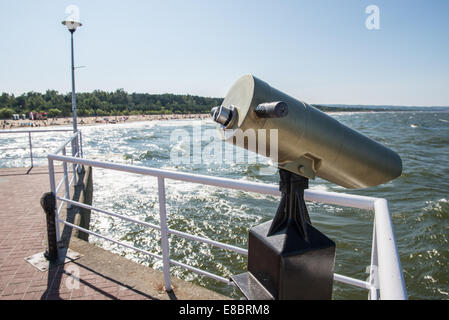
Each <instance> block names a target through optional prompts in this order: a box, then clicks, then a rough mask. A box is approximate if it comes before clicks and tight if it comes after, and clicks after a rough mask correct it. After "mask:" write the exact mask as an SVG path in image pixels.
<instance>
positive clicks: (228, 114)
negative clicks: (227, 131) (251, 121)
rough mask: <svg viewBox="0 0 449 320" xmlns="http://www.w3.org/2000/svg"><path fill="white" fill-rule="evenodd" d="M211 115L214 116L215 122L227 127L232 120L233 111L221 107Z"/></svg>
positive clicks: (214, 109) (215, 109) (216, 108)
mask: <svg viewBox="0 0 449 320" xmlns="http://www.w3.org/2000/svg"><path fill="white" fill-rule="evenodd" d="M211 114H213V117H214V121H215V122H218V123H219V124H221V125H222V126H224V127H226V126H227V125H228V124H229V123H230V122H231V120H232V117H233V115H234V114H233V111H232V108H228V107H224V106H220V107H215V108H213V109H212V111H211Z"/></svg>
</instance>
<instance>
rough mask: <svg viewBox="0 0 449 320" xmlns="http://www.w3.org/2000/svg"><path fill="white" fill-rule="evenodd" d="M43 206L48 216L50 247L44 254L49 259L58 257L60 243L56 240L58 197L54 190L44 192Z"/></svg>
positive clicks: (53, 259) (52, 259)
mask: <svg viewBox="0 0 449 320" xmlns="http://www.w3.org/2000/svg"><path fill="white" fill-rule="evenodd" d="M41 206H42V209H44V211H45V215H46V217H47V238H48V248H47V250H46V251H45V253H44V256H45V258H46V259H47V260H49V261H55V260H57V259H58V243H57V241H56V220H55V218H56V197H55V194H54V193H53V192H47V193H44V195H43V196H42V198H41Z"/></svg>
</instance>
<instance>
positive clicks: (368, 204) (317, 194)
mask: <svg viewBox="0 0 449 320" xmlns="http://www.w3.org/2000/svg"><path fill="white" fill-rule="evenodd" d="M48 158H49V159H52V160H56V161H65V162H69V163H77V164H82V165H85V166H92V167H98V168H104V169H111V170H115V171H122V172H128V173H135V174H143V175H149V176H154V177H162V178H166V179H173V180H180V181H186V182H192V183H198V184H205V185H210V186H215V187H224V188H229V189H235V190H241V191H246V192H256V193H261V194H269V195H274V196H280V195H281V193H280V191H279V187H278V186H275V185H269V184H264V183H257V182H247V181H246V182H245V181H240V180H233V179H227V178H219V177H210V176H204V175H198V174H191V173H182V172H175V171H169V170H161V169H155V168H144V167H138V166H130V165H122V164H117V163H110V162H101V161H95V160H88V159H81V158H74V157H68V156H60V155H56V154H48ZM304 196H305V200H308V201H315V202H321V203H328V204H333V205H339V206H347V207H353V208H360V209H369V210H371V209H373V208H374V202H375V201H376V200H378V198H373V197H365V196H358V195H351V194H343V193H336V192H327V191H318V190H306V191H305V192H304Z"/></svg>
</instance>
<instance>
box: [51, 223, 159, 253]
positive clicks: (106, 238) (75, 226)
mask: <svg viewBox="0 0 449 320" xmlns="http://www.w3.org/2000/svg"><path fill="white" fill-rule="evenodd" d="M57 220H58V221H59V222H61V223H63V224H65V225H67V226H69V227H72V228H75V229H78V230H80V231H82V232H85V233H88V234H91V235H93V236H95V237H97V238H102V239H104V240H108V241H111V242H113V243H115V244H118V245H120V246H123V247H126V248H128V249H131V250H135V251H138V252H140V253H143V254H146V255H149V256H151V257H153V258H156V259H160V260H162V257H161V256H160V255H157V254H155V253H151V252H148V251H146V250H143V249H139V248H136V247H133V246H131V245H129V244H126V243H123V242H120V241H117V240H114V239H111V238H109V237H106V236H103V235H101V234H99V233H96V232H93V231H90V230H87V229H84V228H82V227H79V226H77V225H75V224H73V223H70V222H67V221H65V220H62V219H60V218H57Z"/></svg>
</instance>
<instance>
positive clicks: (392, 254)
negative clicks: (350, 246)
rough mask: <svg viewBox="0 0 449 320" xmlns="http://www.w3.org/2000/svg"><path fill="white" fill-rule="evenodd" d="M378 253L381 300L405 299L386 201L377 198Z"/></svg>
mask: <svg viewBox="0 0 449 320" xmlns="http://www.w3.org/2000/svg"><path fill="white" fill-rule="evenodd" d="M374 212H375V225H376V239H377V247H378V248H379V250H377V254H378V259H379V261H378V265H379V268H378V270H379V271H378V275H379V291H380V292H379V293H380V299H382V300H407V290H406V289H405V282H404V276H403V274H402V267H401V260H400V259H399V254H398V251H397V248H396V240H395V237H394V232H393V224H392V222H391V217H390V211H389V209H388V203H387V201H386V200H385V199H378V200H376V202H375V203H374Z"/></svg>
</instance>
